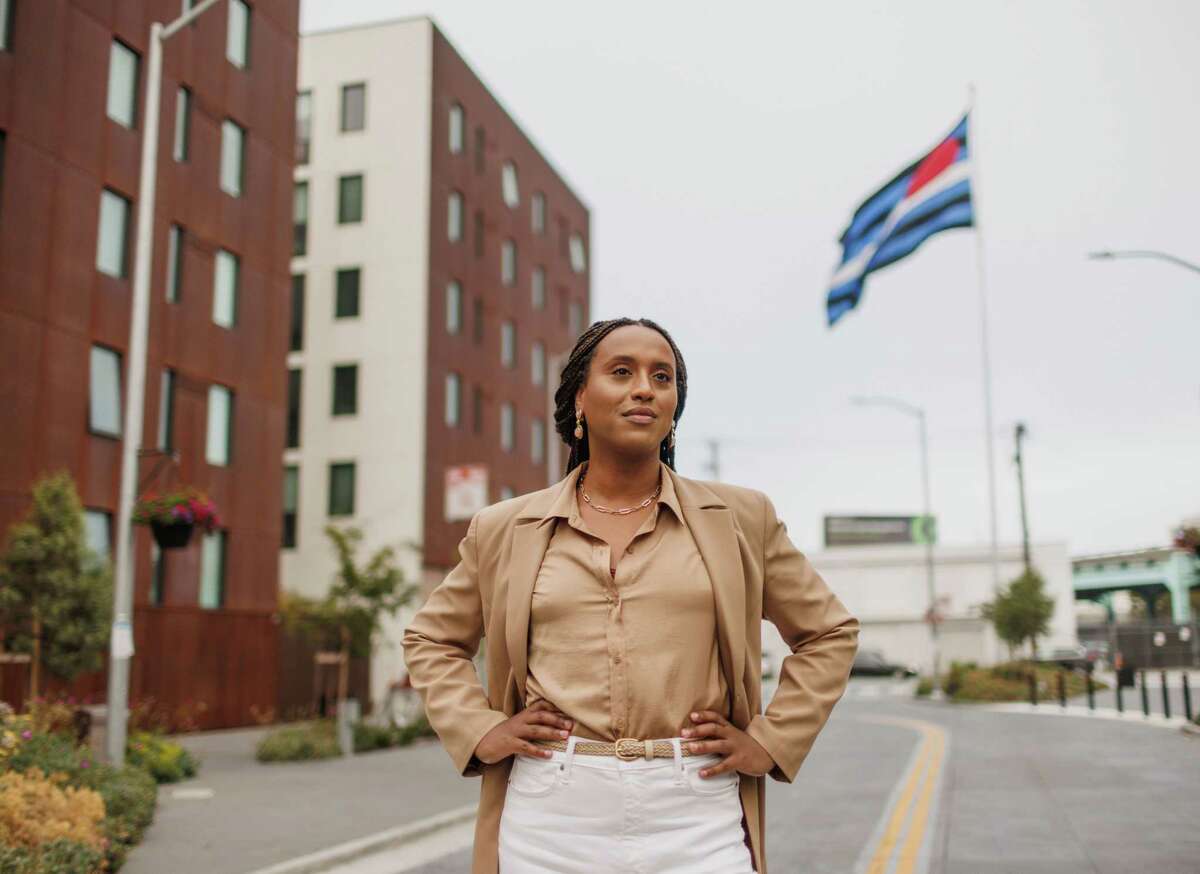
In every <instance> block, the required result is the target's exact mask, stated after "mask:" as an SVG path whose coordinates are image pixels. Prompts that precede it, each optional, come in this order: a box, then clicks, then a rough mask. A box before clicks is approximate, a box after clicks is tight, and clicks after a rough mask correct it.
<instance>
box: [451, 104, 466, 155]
mask: <svg viewBox="0 0 1200 874" xmlns="http://www.w3.org/2000/svg"><path fill="white" fill-rule="evenodd" d="M465 125H466V119H465V118H464V117H463V108H462V107H461V106H460V105H459V104H457V103H455V104H453V105H451V107H450V154H451V155H458V154H460V153H461V152H462V150H463V128H464V126H465Z"/></svg>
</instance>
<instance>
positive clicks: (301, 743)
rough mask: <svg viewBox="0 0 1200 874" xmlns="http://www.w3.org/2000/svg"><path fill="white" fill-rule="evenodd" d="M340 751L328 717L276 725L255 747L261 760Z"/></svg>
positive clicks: (329, 754) (322, 755) (296, 759)
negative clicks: (294, 723) (298, 723)
mask: <svg viewBox="0 0 1200 874" xmlns="http://www.w3.org/2000/svg"><path fill="white" fill-rule="evenodd" d="M341 754H342V751H341V749H339V747H338V742H337V731H336V729H335V727H334V724H333V720H329V719H323V720H319V721H317V722H306V723H301V724H300V725H285V726H282V727H280V728H277V729H275V730H274V731H272V732H271V733H270V734H268V735H267V736H266V737H264V738H263V739H262V740H261V741H259V742H258V749H257V750H255V756H256V757H257V758H258V760H259V761H260V762H299V761H306V760H308V759H328V758H332V757H334V756H340V755H341Z"/></svg>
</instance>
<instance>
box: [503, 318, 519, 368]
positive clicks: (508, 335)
mask: <svg viewBox="0 0 1200 874" xmlns="http://www.w3.org/2000/svg"><path fill="white" fill-rule="evenodd" d="M500 363H501V364H503V365H504V366H505V367H508V368H512V367H514V366H516V363H517V326H516V325H514V324H513V323H512V322H510V321H508V320H505V321H504V322H502V323H501V324H500Z"/></svg>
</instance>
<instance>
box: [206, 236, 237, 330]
mask: <svg viewBox="0 0 1200 874" xmlns="http://www.w3.org/2000/svg"><path fill="white" fill-rule="evenodd" d="M241 273H242V266H241V261H240V260H239V259H238V256H237V255H234V254H233V253H232V252H226V251H225V250H224V249H218V250H217V260H216V270H215V271H214V272H213V310H212V318H213V323H214V324H217V325H220V326H221V327H222V328H232V327H233V326H234V325H235V324H237V299H238V286H239V284H240V283H241Z"/></svg>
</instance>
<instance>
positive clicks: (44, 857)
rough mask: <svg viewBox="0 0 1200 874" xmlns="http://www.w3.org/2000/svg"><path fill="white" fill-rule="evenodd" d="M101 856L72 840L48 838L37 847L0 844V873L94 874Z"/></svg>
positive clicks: (99, 863) (97, 869)
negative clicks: (48, 841)
mask: <svg viewBox="0 0 1200 874" xmlns="http://www.w3.org/2000/svg"><path fill="white" fill-rule="evenodd" d="M103 870H104V857H103V856H101V855H100V853H98V852H97V851H96V850H94V849H92V848H91V847H88V846H85V845H84V844H78V843H75V842H74V841H61V840H60V841H51V842H50V843H48V844H42V845H41V846H40V847H37V848H36V849H29V848H26V847H4V846H0V874H95V872H98V871H103Z"/></svg>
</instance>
